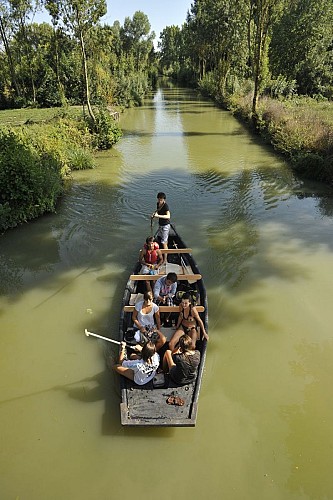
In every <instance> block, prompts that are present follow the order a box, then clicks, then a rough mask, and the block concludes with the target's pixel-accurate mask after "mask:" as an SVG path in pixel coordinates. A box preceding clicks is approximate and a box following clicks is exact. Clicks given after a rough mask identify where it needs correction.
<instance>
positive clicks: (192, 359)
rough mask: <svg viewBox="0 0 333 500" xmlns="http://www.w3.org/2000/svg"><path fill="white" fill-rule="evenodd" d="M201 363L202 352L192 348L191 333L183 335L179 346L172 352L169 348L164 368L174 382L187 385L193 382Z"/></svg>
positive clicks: (164, 360) (165, 355)
mask: <svg viewBox="0 0 333 500" xmlns="http://www.w3.org/2000/svg"><path fill="white" fill-rule="evenodd" d="M199 363H200V352H199V351H195V350H194V349H193V348H192V339H191V337H190V336H189V335H186V334H185V335H182V336H181V337H180V339H179V347H178V349H176V351H174V352H171V350H170V349H168V350H167V351H166V352H165V354H164V358H163V369H164V371H165V372H166V373H167V372H169V377H170V378H171V380H173V382H175V383H176V384H178V385H185V384H189V383H191V382H193V380H194V379H195V377H196V373H197V369H198V366H199Z"/></svg>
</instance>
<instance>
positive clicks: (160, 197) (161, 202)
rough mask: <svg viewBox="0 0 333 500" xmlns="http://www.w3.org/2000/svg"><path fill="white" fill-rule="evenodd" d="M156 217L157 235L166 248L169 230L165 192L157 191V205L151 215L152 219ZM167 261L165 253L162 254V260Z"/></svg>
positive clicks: (168, 214)
mask: <svg viewBox="0 0 333 500" xmlns="http://www.w3.org/2000/svg"><path fill="white" fill-rule="evenodd" d="M153 218H156V219H158V224H159V228H158V236H159V237H160V238H161V244H162V247H163V248H168V236H169V231H170V209H169V205H168V204H167V202H166V195H165V193H162V192H160V193H157V207H156V211H155V212H154V213H153V215H152V219H153ZM166 261H167V255H166V254H165V255H164V262H166Z"/></svg>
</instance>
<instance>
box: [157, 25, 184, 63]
mask: <svg viewBox="0 0 333 500" xmlns="http://www.w3.org/2000/svg"><path fill="white" fill-rule="evenodd" d="M182 45H183V38H182V31H181V29H180V28H179V26H167V27H166V28H164V30H163V31H162V32H161V34H160V41H159V42H158V48H159V49H160V64H161V66H162V68H165V69H166V70H167V71H171V72H174V73H177V72H178V71H179V69H180V65H181V62H182V48H183V47H182Z"/></svg>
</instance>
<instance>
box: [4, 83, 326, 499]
mask: <svg viewBox="0 0 333 500" xmlns="http://www.w3.org/2000/svg"><path fill="white" fill-rule="evenodd" d="M121 126H122V128H123V130H124V137H123V139H122V140H121V142H120V143H119V144H118V145H117V146H116V147H115V148H114V149H112V151H110V152H107V153H102V154H99V155H98V158H97V163H98V166H97V168H96V169H95V170H93V171H84V172H78V173H75V174H74V175H73V177H74V179H73V185H72V187H71V189H70V191H69V193H68V194H67V196H66V197H65V198H64V199H63V200H62V201H61V203H60V204H59V207H58V211H57V214H53V215H48V216H45V217H43V218H41V219H39V220H37V221H34V222H31V223H29V224H25V225H24V226H22V227H19V228H17V229H14V230H12V231H8V232H7V233H5V234H4V235H3V236H1V237H0V291H1V295H0V326H1V328H0V428H1V446H0V498H1V500H16V499H19V500H58V499H62V500H90V499H92V500H93V499H105V500H108V499H113V498H116V496H118V497H121V498H122V499H124V500H127V499H132V498H133V496H135V497H136V498H138V499H140V500H141V499H148V500H150V499H154V500H155V499H160V500H169V499H170V498H175V499H177V498H182V499H194V500H196V499H198V500H199V499H201V498H205V499H206V500H214V499H224V500H245V499H246V500H329V499H332V498H333V476H332V467H333V426H332V421H333V398H332V395H331V393H332V390H331V381H332V379H333V334H332V320H333V307H332V304H331V301H332V295H333V282H332V275H333V192H332V190H330V189H329V188H327V187H325V186H322V185H319V184H311V183H308V182H305V181H302V180H300V179H298V178H297V177H295V176H294V174H293V173H292V171H291V170H290V169H289V167H288V166H287V165H286V164H285V163H284V162H283V160H281V159H280V158H278V157H277V156H276V155H275V154H274V152H273V151H272V150H271V149H270V148H268V147H267V146H265V145H264V144H262V143H261V142H260V141H259V139H257V138H255V137H253V136H251V135H250V134H249V133H248V132H247V131H246V130H245V129H244V128H243V126H242V125H241V124H240V123H239V122H238V121H237V120H236V119H235V118H233V117H232V116H231V115H230V114H229V113H228V112H225V111H222V110H219V109H217V108H215V107H214V106H213V104H212V103H211V102H209V101H207V100H204V99H203V98H200V97H198V96H197V95H196V94H195V93H193V91H190V90H187V89H183V88H177V87H172V86H169V87H167V86H166V87H161V88H160V89H159V90H158V91H156V92H155V93H153V94H152V95H151V96H149V98H148V99H147V100H146V101H145V104H144V106H143V107H142V108H139V109H131V110H128V111H126V113H125V114H124V115H122V116H121ZM158 191H164V192H166V194H167V201H168V203H169V206H170V209H171V214H172V221H173V223H174V224H175V225H176V228H177V230H178V231H179V232H180V234H181V235H182V236H183V238H184V240H185V242H186V243H187V245H188V246H190V247H191V248H193V252H194V255H195V258H196V260H197V262H198V265H199V267H200V270H201V272H202V274H203V276H204V278H205V283H206V288H207V292H208V300H209V334H210V341H209V346H208V354H207V361H206V367H205V374H204V378H203V385H202V389H201V393H200V400H199V412H198V421H197V426H196V428H191V429H181V428H180V429H173V428H171V429H128V428H122V427H121V425H120V416H119V401H120V399H119V380H118V378H117V376H116V375H114V374H112V373H110V371H108V369H107V368H106V363H105V355H106V352H107V351H108V349H109V346H106V345H105V343H103V342H102V341H99V340H96V339H93V338H87V337H85V335H84V329H85V328H88V329H90V330H91V331H94V332H96V333H98V334H100V335H108V336H110V335H114V337H115V338H116V337H117V325H118V318H119V312H120V300H121V297H122V293H123V289H124V286H125V284H126V281H127V277H128V274H129V273H130V271H131V269H132V267H133V265H134V261H135V259H136V257H137V255H138V249H139V248H140V245H141V244H142V241H143V240H144V239H145V237H146V236H147V235H148V234H149V232H150V222H149V215H150V214H151V212H152V211H153V209H154V207H155V199H156V193H157V192H158ZM111 355H115V353H114V351H112V352H111Z"/></svg>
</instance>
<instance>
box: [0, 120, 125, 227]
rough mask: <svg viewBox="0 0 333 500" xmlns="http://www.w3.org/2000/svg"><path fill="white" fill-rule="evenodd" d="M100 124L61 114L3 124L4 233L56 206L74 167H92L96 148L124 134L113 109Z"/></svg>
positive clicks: (0, 220) (0, 200)
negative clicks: (45, 118) (112, 114)
mask: <svg viewBox="0 0 333 500" xmlns="http://www.w3.org/2000/svg"><path fill="white" fill-rule="evenodd" d="M96 117H97V120H96V123H93V124H92V122H91V121H90V120H89V119H87V118H77V119H73V118H70V117H69V116H68V114H67V113H66V112H65V113H60V114H59V115H58V116H56V117H54V118H52V119H51V120H49V121H48V122H43V123H42V124H40V123H33V122H30V123H29V124H26V125H23V126H19V127H8V126H1V127H0V193H1V196H0V231H1V232H2V231H4V230H6V229H8V228H10V227H14V226H16V225H17V224H19V223H21V222H24V221H27V220H30V219H32V218H34V217H37V216H39V215H41V214H43V213H45V212H52V211H54V210H55V207H56V203H57V200H58V198H59V196H61V194H62V193H63V190H64V182H65V180H66V179H68V177H69V175H70V172H71V171H72V170H77V169H84V168H93V166H94V160H93V150H94V149H96V147H98V148H100V149H102V148H104V149H106V148H109V147H110V146H111V145H112V144H115V143H116V142H117V140H119V137H120V135H121V131H120V129H119V126H118V125H117V124H116V122H115V121H114V120H113V118H112V117H111V116H110V114H109V113H107V112H105V111H103V110H100V111H98V113H96Z"/></svg>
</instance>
